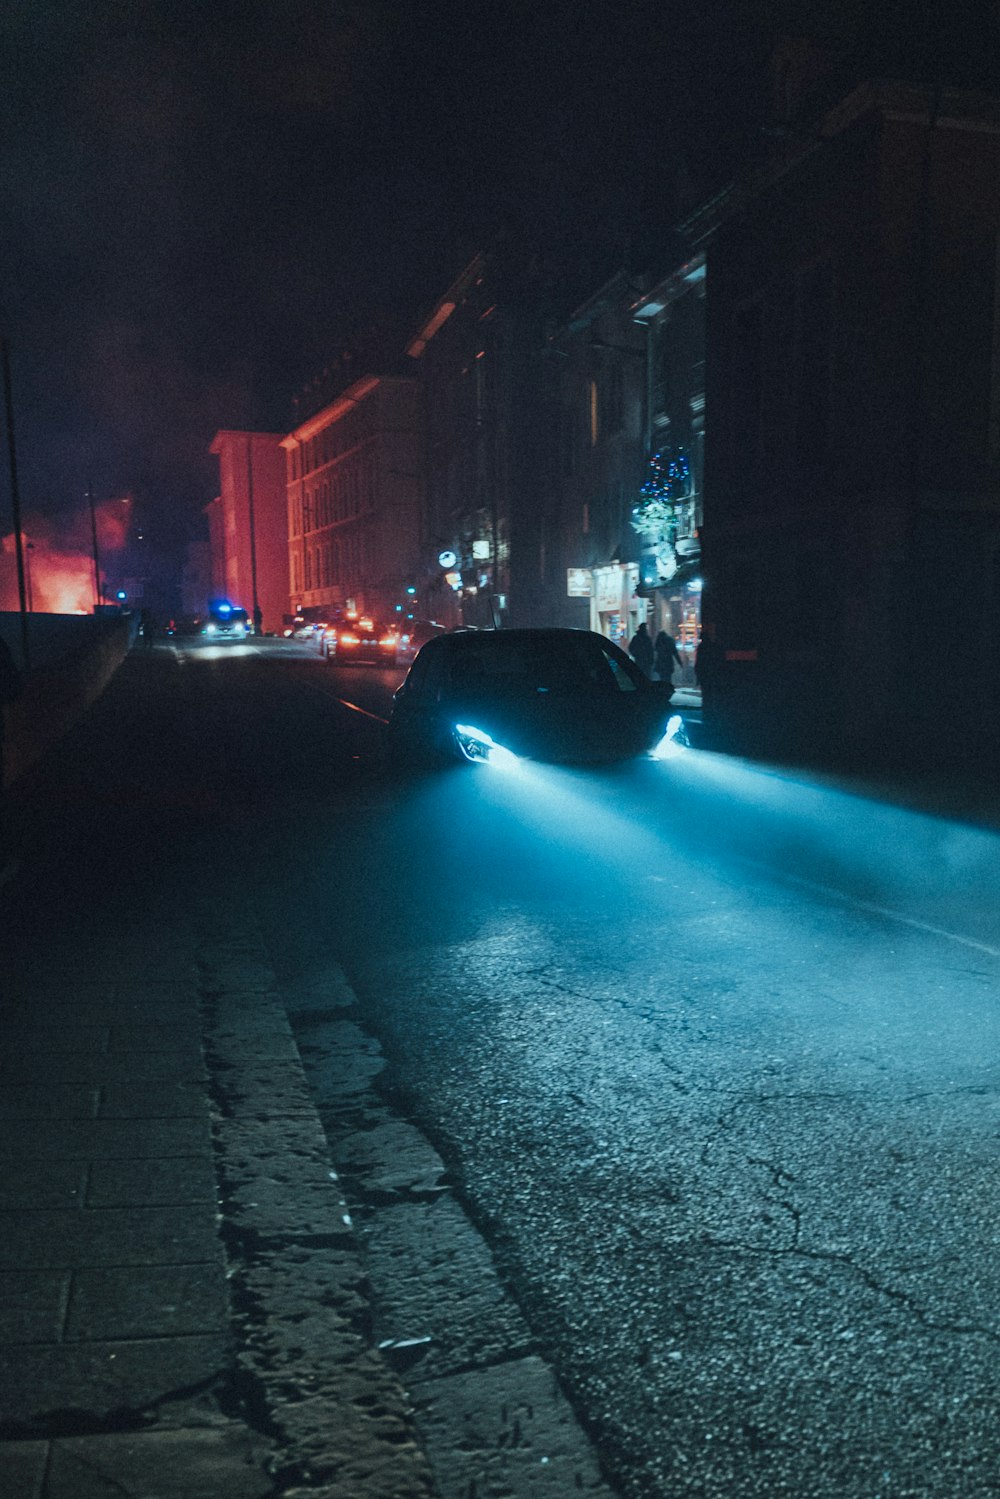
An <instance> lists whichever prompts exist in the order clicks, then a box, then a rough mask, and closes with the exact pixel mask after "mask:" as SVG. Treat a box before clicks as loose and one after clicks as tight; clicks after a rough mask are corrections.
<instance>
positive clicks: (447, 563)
mask: <svg viewBox="0 0 1000 1499" xmlns="http://www.w3.org/2000/svg"><path fill="white" fill-rule="evenodd" d="M457 561H458V557H457V556H456V555H455V553H454V552H438V563H439V564H440V566H441V567H454V566H455V563H456V562H457Z"/></svg>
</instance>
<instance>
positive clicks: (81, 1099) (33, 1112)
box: [0, 1083, 101, 1120]
mask: <svg viewBox="0 0 1000 1499" xmlns="http://www.w3.org/2000/svg"><path fill="white" fill-rule="evenodd" d="M100 1100H101V1094H100V1090H99V1089H98V1088H95V1087H84V1086H82V1085H80V1084H76V1083H59V1084H55V1085H51V1084H50V1085H48V1086H46V1087H41V1086H36V1087H30V1088H19V1087H16V1086H15V1087H10V1086H5V1087H3V1088H0V1120H4V1119H95V1118H96V1117H97V1112H98V1107H99V1104H100Z"/></svg>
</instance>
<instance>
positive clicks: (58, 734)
mask: <svg viewBox="0 0 1000 1499" xmlns="http://www.w3.org/2000/svg"><path fill="white" fill-rule="evenodd" d="M12 619H13V620H14V621H15V622H16V623H15V628H14V629H12V628H11V620H12ZM40 619H44V620H45V621H46V624H45V627H44V630H41V629H37V628H36V621H37V620H40ZM58 621H62V628H60V627H59V624H58V623H57V622H58ZM0 623H2V629H0V633H2V634H3V636H4V639H5V640H6V641H7V644H8V645H9V646H10V648H11V650H12V652H13V653H14V655H15V657H16V658H17V659H18V660H20V635H19V628H20V626H19V622H18V621H17V616H10V615H7V616H5V617H3V619H2V622H0ZM30 624H31V627H32V637H31V649H32V668H31V670H30V671H29V672H27V673H26V674H25V679H24V692H23V694H22V696H21V697H20V698H19V699H18V700H17V702H14V703H8V704H7V707H6V708H5V709H4V710H3V712H4V716H5V722H6V736H5V743H4V784H5V785H10V784H11V783H12V782H13V781H15V780H16V779H17V777H18V776H20V775H23V773H24V772H25V771H26V770H27V769H28V767H29V766H30V765H32V764H34V762H35V761H36V760H38V759H40V758H41V756H42V755H44V754H45V752H46V750H48V749H49V748H50V747H51V746H52V745H53V744H55V743H56V742H57V741H58V740H59V739H61V738H62V736H63V735H64V734H65V733H66V732H67V731H68V730H69V729H71V728H72V726H73V724H74V723H76V722H77V720H78V719H79V718H80V717H81V716H82V715H83V714H84V713H85V712H86V710H87V709H88V708H89V707H90V705H91V703H93V702H94V701H95V700H96V699H97V698H98V697H100V695H101V693H102V692H103V691H104V689H105V687H106V686H107V684H108V682H109V681H110V679H111V677H112V676H113V675H114V673H115V672H116V671H117V669H118V667H119V666H120V665H121V663H122V661H123V660H124V658H125V655H126V653H127V652H128V650H129V647H130V645H131V644H132V641H133V640H134V638H135V631H136V621H135V619H134V617H133V616H130V615H123V616H122V617H120V618H110V619H94V618H90V617H85V616H80V617H78V618H73V617H71V616H56V615H53V616H36V617H34V618H32V620H31V621H30ZM36 636H37V637H38V639H37V640H36ZM36 643H37V644H38V646H39V649H38V652H37V656H38V664H37V665H36V664H35V661H36V651H35V646H36Z"/></svg>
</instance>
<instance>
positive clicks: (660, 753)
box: [650, 713, 691, 760]
mask: <svg viewBox="0 0 1000 1499" xmlns="http://www.w3.org/2000/svg"><path fill="white" fill-rule="evenodd" d="M690 747H691V741H690V739H689V738H688V736H687V730H686V729H685V727H684V720H683V718H681V716H680V714H679V713H674V714H673V715H672V716H671V717H670V718H668V719H667V727H666V730H665V731H664V735H663V738H662V739H661V740H660V742H659V744H658V745H656V747H655V749H653V750H651V751H650V754H651V755H652V757H653V759H654V760H666V759H669V757H670V756H671V755H679V754H680V752H681V750H685V749H690Z"/></svg>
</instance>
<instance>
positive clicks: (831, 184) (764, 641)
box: [684, 81, 1000, 752]
mask: <svg viewBox="0 0 1000 1499" xmlns="http://www.w3.org/2000/svg"><path fill="white" fill-rule="evenodd" d="M998 181H1000V106H998V103H997V101H996V100H994V99H991V98H987V97H983V96H975V95H970V94H960V93H956V92H952V91H948V90H946V89H923V88H917V87H914V86H908V85H902V84H898V83H885V82H878V81H875V82H869V83H866V84H864V85H862V86H861V87H858V88H857V89H855V90H854V91H853V92H852V93H851V94H850V95H849V96H848V97H846V98H845V99H843V100H842V102H841V103H840V104H839V105H837V106H836V107H835V108H833V109H830V110H828V111H827V112H826V113H825V114H823V115H822V116H821V117H819V118H818V119H817V120H815V121H814V122H813V123H812V124H811V125H810V127H809V128H806V127H804V126H803V127H800V128H799V127H794V126H793V127H792V128H789V129H788V130H787V131H785V132H784V134H783V138H782V140H781V142H780V144H779V145H778V146H776V148H775V150H774V153H773V155H772V157H771V159H770V160H769V161H768V162H766V163H765V164H763V165H762V166H761V167H760V168H758V169H757V170H756V171H755V172H753V173H751V174H748V175H747V176H746V177H745V178H744V179H742V180H741V181H739V182H737V183H736V184H734V185H733V186H732V187H731V188H730V189H729V190H728V192H727V193H726V194H724V195H723V196H722V197H720V199H719V200H717V201H716V202H715V203H713V204H710V205H707V206H706V207H705V208H704V209H703V210H702V211H701V212H700V213H698V214H697V215H695V216H694V217H692V219H691V220H689V222H688V223H687V224H686V225H685V226H684V227H685V230H686V232H687V233H688V234H689V235H690V236H691V237H692V239H693V241H694V242H695V243H696V244H697V245H698V246H700V247H701V248H703V249H705V251H706V254H707V285H708V299H707V309H708V318H707V344H706V394H707V404H708V410H709V413H710V422H711V435H710V440H709V442H708V444H707V447H706V456H705V511H704V516H705V524H704V534H703V542H704V569H705V580H706V586H705V593H704V599H703V607H704V611H705V617H706V620H707V621H708V622H709V623H710V625H711V626H713V627H715V628H716V629H717V631H718V634H719V636H720V638H721V642H722V643H723V644H724V645H725V646H726V647H728V649H729V653H730V662H729V668H730V670H729V683H728V687H729V693H728V696H729V700H730V703H731V709H732V713H733V714H734V721H735V720H740V719H741V718H742V722H743V724H744V726H745V727H748V728H751V727H752V728H753V729H755V730H758V731H759V730H760V729H761V728H762V727H765V728H766V727H767V726H768V725H769V726H770V728H771V729H772V730H774V731H775V735H776V738H777V741H778V742H779V744H780V743H791V742H792V741H793V740H794V738H795V736H796V733H797V732H799V731H801V732H802V733H803V734H804V735H805V737H806V738H807V739H809V738H810V737H811V738H812V739H813V741H815V737H816V734H817V733H820V734H822V733H827V734H829V733H832V734H834V735H836V736H842V737H843V738H844V739H845V740H846V741H847V742H848V743H851V744H853V745H854V746H856V747H857V748H859V749H861V750H871V751H872V752H874V750H875V748H876V747H884V746H886V745H892V746H893V747H894V748H895V749H896V750H900V751H902V750H904V749H905V746H906V744H907V742H911V743H912V742H913V741H914V740H915V739H917V738H919V737H920V736H921V734H922V732H923V731H924V730H929V729H930V727H931V724H932V722H933V721H934V720H937V721H938V722H940V719H941V715H942V713H943V714H944V715H945V718H946V721H947V722H948V724H949V733H951V734H953V735H955V736H961V737H963V738H964V740H965V742H966V743H967V744H969V745H970V746H972V745H975V746H977V747H978V748H980V749H981V750H983V751H984V752H987V751H988V748H989V746H990V745H991V744H992V745H994V746H995V745H996V744H998V743H1000V486H998V479H1000V468H998V460H1000V357H998V356H1000V319H998V275H997V266H998V259H997V256H998V233H1000V195H998V193H997V183H998Z"/></svg>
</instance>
